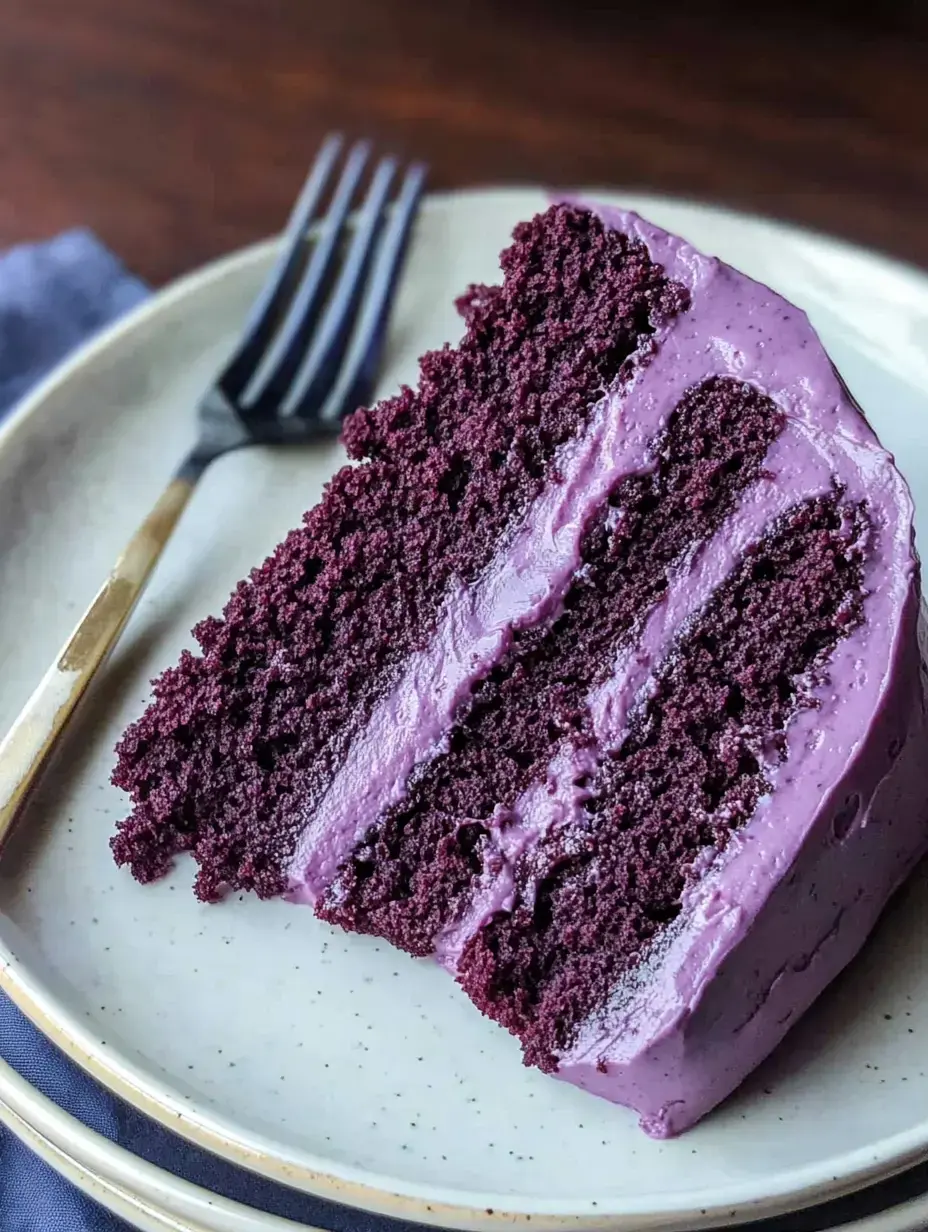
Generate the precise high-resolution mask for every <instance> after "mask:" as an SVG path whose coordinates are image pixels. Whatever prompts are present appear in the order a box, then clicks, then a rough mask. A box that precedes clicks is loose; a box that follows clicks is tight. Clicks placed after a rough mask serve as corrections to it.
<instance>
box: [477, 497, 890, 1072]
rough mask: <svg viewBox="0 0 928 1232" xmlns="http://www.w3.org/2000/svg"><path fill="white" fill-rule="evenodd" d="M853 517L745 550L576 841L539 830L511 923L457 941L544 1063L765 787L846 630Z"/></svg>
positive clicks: (811, 514)
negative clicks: (770, 762)
mask: <svg viewBox="0 0 928 1232" xmlns="http://www.w3.org/2000/svg"><path fill="white" fill-rule="evenodd" d="M868 530H869V523H868V519H867V514H866V510H865V509H864V508H863V507H861V506H859V505H848V504H847V503H844V502H843V501H842V498H841V495H840V493H836V494H835V495H834V496H832V497H828V498H819V499H815V500H812V501H807V502H805V503H803V504H801V505H798V506H796V507H795V508H793V509H792V510H791V511H790V512H789V513H788V514H786V515H784V517H783V518H782V519H780V522H779V524H778V525H777V526H776V528H775V529H774V530H773V531H772V532H771V533H769V534H768V535H767V536H765V538H764V539H763V540H761V541H760V542H759V543H757V544H755V545H754V547H753V548H752V549H751V550H750V552H749V553H748V555H747V557H746V559H745V560H744V561H743V562H742V563H741V565H740V566H739V567H738V568H737V569H736V571H735V573H734V575H733V576H732V577H731V578H730V579H729V580H728V582H726V583H725V584H724V585H723V586H722V587H721V588H720V589H719V590H718V591H717V592H716V593H715V595H714V596H713V598H712V600H711V601H710V603H709V605H708V607H707V608H706V610H705V612H704V613H703V615H702V616H701V617H700V618H699V619H698V620H697V621H696V623H695V624H694V625H693V626H692V627H691V628H690V629H689V631H688V632H687V634H686V635H685V637H684V638H683V640H682V641H681V642H680V644H679V645H678V647H677V648H676V650H675V651H674V652H672V653H671V654H670V655H669V656H668V658H667V659H666V660H665V662H664V663H663V665H662V666H661V668H660V669H659V671H658V673H657V677H656V680H657V688H656V690H655V692H654V694H653V695H652V696H650V697H649V700H648V701H647V702H646V703H645V704H644V706H643V707H642V708H641V709H640V711H639V712H638V713H637V715H636V716H635V717H634V718H633V720H632V723H631V727H630V731H629V735H628V736H627V738H626V740H625V741H624V743H623V745H622V747H621V749H620V750H619V751H618V753H617V754H615V755H614V756H612V757H610V758H609V759H608V760H607V761H606V762H605V764H604V765H603V766H602V768H601V771H600V774H599V776H598V778H597V779H596V781H595V782H594V783H593V785H592V796H591V799H590V801H589V802H588V805H587V808H588V820H587V827H586V829H585V830H584V831H581V832H580V833H577V832H576V830H574V831H573V832H572V833H571V834H570V835H565V834H563V833H552V834H551V835H549V836H548V838H547V839H546V840H545V841H543V843H542V845H541V847H540V848H539V850H538V851H537V852H536V853H534V855H533V857H532V858H531V860H530V861H527V862H526V863H525V865H524V866H523V867H522V868H521V869H520V870H517V875H518V876H520V877H521V884H520V887H519V891H518V893H517V901H516V903H515V905H514V908H513V910H512V912H511V913H500V914H498V915H497V916H496V917H495V918H494V919H493V920H492V921H491V922H490V923H489V924H488V925H487V926H486V927H484V928H483V929H481V930H480V932H479V933H477V934H476V935H475V936H474V937H473V938H472V939H471V941H470V942H469V944H468V947H467V949H466V950H465V953H464V956H463V958H462V961H461V964H460V981H461V983H462V985H463V987H464V988H465V990H466V991H467V993H468V995H469V996H470V997H471V998H472V999H473V1000H474V1002H475V1003H476V1004H477V1005H478V1006H479V1008H481V1009H482V1010H483V1011H484V1012H485V1013H487V1014H489V1015H490V1016H491V1017H493V1018H495V1019H496V1020H497V1021H499V1022H500V1023H502V1024H503V1025H504V1026H506V1027H508V1028H509V1030H510V1031H512V1032H513V1033H515V1034H517V1035H518V1036H519V1037H520V1039H521V1041H522V1044H523V1048H524V1052H525V1060H526V1064H533V1065H538V1066H540V1067H541V1068H542V1069H546V1070H549V1071H550V1070H552V1069H554V1068H556V1059H555V1058H556V1053H557V1052H558V1051H559V1050H562V1049H563V1048H564V1047H565V1046H566V1045H567V1044H568V1043H569V1042H570V1039H571V1033H572V1032H573V1031H574V1030H575V1028H576V1027H577V1026H578V1025H579V1024H580V1023H581V1022H582V1021H583V1020H584V1019H585V1018H586V1017H587V1016H588V1015H589V1014H590V1013H592V1012H594V1011H595V1010H596V1009H597V1008H599V1007H603V1006H605V1005H606V1003H607V1001H608V998H609V996H610V994H611V993H612V992H613V990H614V989H615V986H616V981H617V979H618V977H619V976H620V975H621V974H622V972H623V971H626V970H628V969H629V967H630V966H632V965H633V964H634V962H635V961H636V959H638V958H639V957H640V956H641V955H642V954H643V953H644V952H645V950H646V947H647V944H648V942H649V941H650V940H651V939H652V938H653V937H655V935H656V934H657V933H658V932H659V930H661V929H663V928H664V927H665V926H666V925H668V924H669V923H671V922H672V921H673V920H674V919H675V918H676V916H677V915H678V913H679V911H680V906H681V896H682V893H683V889H684V886H685V884H686V880H687V872H688V869H689V867H690V866H691V864H692V862H693V861H694V859H695V857H696V856H697V855H698V854H699V853H700V852H701V851H703V850H705V849H706V848H715V849H717V850H720V849H723V848H724V846H725V844H726V842H727V840H728V838H729V837H730V835H731V834H732V833H733V832H734V831H735V830H736V829H737V828H738V827H739V826H741V825H743V824H744V823H745V822H746V821H747V820H748V819H749V818H750V816H751V814H752V813H753V811H754V808H755V805H756V804H757V801H758V799H759V798H760V796H761V795H762V794H763V793H764V792H765V791H767V790H769V783H768V781H767V779H766V777H765V771H764V762H765V759H769V758H770V757H773V758H776V757H781V758H782V757H783V756H784V749H785V740H784V734H783V733H784V732H785V730H786V726H787V724H788V722H789V719H790V717H791V715H793V714H794V713H795V712H796V710H797V709H798V708H800V707H806V706H810V705H812V704H813V700H812V694H811V689H812V687H813V685H814V683H815V678H816V677H817V676H818V677H821V676H823V675H827V669H826V668H825V667H824V666H823V665H824V664H826V662H827V659H828V657H829V655H830V653H831V652H832V650H833V649H834V647H835V645H836V644H837V643H838V641H839V640H840V639H841V638H843V637H845V636H847V634H848V633H850V631H851V630H852V629H854V628H855V627H856V625H857V624H858V623H859V621H860V618H861V611H862V601H863V591H862V576H863V563H864V558H865V553H866V543H867V538H868Z"/></svg>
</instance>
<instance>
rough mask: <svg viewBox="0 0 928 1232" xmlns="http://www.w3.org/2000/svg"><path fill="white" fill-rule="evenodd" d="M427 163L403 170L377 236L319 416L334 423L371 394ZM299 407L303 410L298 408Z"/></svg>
mask: <svg viewBox="0 0 928 1232" xmlns="http://www.w3.org/2000/svg"><path fill="white" fill-rule="evenodd" d="M425 176H426V168H425V165H424V164H422V163H414V164H413V165H412V166H411V167H410V168H409V169H408V171H407V172H406V175H405V176H404V178H403V183H402V186H401V188H400V193H399V196H398V197H397V200H396V204H395V205H394V207H393V213H392V214H391V216H390V221H389V223H388V224H387V227H386V230H385V231H384V233H383V236H382V238H381V241H380V246H379V249H378V252H377V258H376V261H375V264H374V272H373V274H372V276H371V279H370V283H369V285H368V288H367V294H366V295H365V297H364V301H363V304H362V308H361V314H360V318H359V321H358V324H357V327H356V329H355V331H354V335H353V336H352V339H351V343H350V346H349V348H348V352H347V354H346V356H345V361H344V363H343V364H342V367H341V370H340V372H339V374H338V378H337V380H336V382H335V385H334V386H333V388H332V391H331V393H330V394H329V396H328V397H327V398H326V400H325V404H324V405H323V407H322V411H321V414H320V419H321V420H322V421H323V422H325V423H328V424H331V425H332V426H333V427H334V426H335V425H336V424H337V423H338V421H339V420H340V419H341V418H342V417H343V416H344V415H345V414H347V413H348V412H350V411H353V410H356V409H357V408H358V407H359V406H363V405H364V404H365V403H366V402H368V401H369V400H370V397H371V394H372V393H373V388H374V380H375V377H376V374H377V365H378V364H379V362H380V355H381V351H382V350H383V342H384V336H385V333H386V327H387V322H388V320H389V316H390V309H391V308H392V306H393V295H394V289H395V287H396V282H397V279H398V278H399V275H400V272H401V270H402V267H403V259H404V257H405V255H406V249H407V245H408V242H409V236H410V233H411V231H412V224H413V221H414V219H415V217H416V212H417V209H418V204H419V198H420V196H421V195H422V189H423V187H424V185H425ZM298 413H300V414H302V413H304V410H303V408H298Z"/></svg>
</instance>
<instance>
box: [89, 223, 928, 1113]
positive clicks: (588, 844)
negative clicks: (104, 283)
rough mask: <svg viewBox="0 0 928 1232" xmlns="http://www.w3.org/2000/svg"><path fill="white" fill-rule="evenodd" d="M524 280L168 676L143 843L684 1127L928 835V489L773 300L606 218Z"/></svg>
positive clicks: (145, 778) (126, 774)
mask: <svg viewBox="0 0 928 1232" xmlns="http://www.w3.org/2000/svg"><path fill="white" fill-rule="evenodd" d="M502 267H503V282H502V284H501V285H500V286H497V287H484V286H480V287H474V288H472V289H471V290H470V291H469V292H468V294H467V295H466V296H465V297H464V299H463V300H462V301H461V305H460V307H461V311H462V313H463V316H464V319H465V322H466V332H465V335H464V338H463V341H462V342H461V343H460V345H459V346H458V347H457V348H445V349H444V350H442V351H439V352H435V353H433V354H429V355H427V356H426V357H425V358H424V359H423V360H422V364H421V375H420V381H419V386H418V388H417V389H415V390H412V389H403V390H402V391H401V392H400V393H399V394H398V395H397V396H396V397H393V398H389V399H387V400H386V401H384V402H382V403H380V404H379V405H378V406H376V407H374V408H373V409H371V410H361V411H358V412H357V413H356V414H355V415H354V416H353V417H352V418H351V419H350V420H349V421H348V423H347V425H346V427H345V434H344V435H345V442H346V444H347V447H348V450H349V453H350V454H351V456H352V457H353V458H354V459H355V460H357V461H358V462H360V463H361V465H357V466H352V467H346V468H345V469H344V470H342V471H340V472H339V473H338V474H337V475H336V476H335V478H334V479H333V480H332V481H331V483H330V484H329V486H328V488H327V490H326V493H325V496H324V499H323V500H322V502H321V504H320V505H319V506H318V507H316V508H315V509H313V510H311V511H310V512H309V513H308V514H307V515H306V517H305V519H304V524H303V525H302V526H301V527H300V528H299V529H298V530H295V531H293V532H292V533H291V534H290V535H289V536H288V538H287V539H286V540H285V541H284V542H283V543H282V544H281V545H280V546H279V547H278V549H277V550H276V552H275V553H274V554H273V555H272V556H271V557H270V558H269V559H268V560H267V561H266V562H265V563H264V564H263V565H262V566H261V567H260V568H258V569H256V570H255V571H254V573H253V574H252V575H251V578H250V579H249V580H248V581H246V582H242V583H241V584H240V585H239V586H238V588H237V590H236V591H235V593H234V594H233V596H232V598H231V599H230V600H229V603H228V605H227V607H226V609H225V612H224V613H223V616H222V618H221V619H217V618H210V619H207V620H205V621H203V623H202V624H200V625H199V626H198V627H197V629H196V630H195V634H196V638H197V641H198V642H199V645H200V653H199V655H194V654H190V653H185V654H184V655H183V656H182V657H181V660H180V662H179V663H178V665H177V666H176V667H173V668H171V669H170V670H168V671H166V672H165V673H164V675H163V676H161V678H160V679H159V680H158V681H157V682H156V683H155V686H154V692H155V696H154V701H153V702H152V704H151V706H150V707H149V709H148V710H147V711H146V712H145V714H144V715H143V716H142V717H141V718H140V719H139V720H138V722H136V723H135V724H134V725H133V726H132V727H131V728H130V729H129V730H128V732H127V733H126V735H125V737H124V738H123V740H122V742H121V744H120V746H119V750H118V752H119V762H118V766H117V769H116V771H115V775H114V781H115V782H116V783H117V784H118V785H119V786H120V787H122V788H124V789H125V790H126V791H127V792H129V793H130V795H131V797H132V800H133V811H132V813H131V815H130V816H129V817H128V819H127V820H126V821H124V822H123V823H122V824H121V826H120V827H119V831H118V833H117V835H116V836H115V838H114V840H113V850H114V853H115V856H116V859H117V861H118V862H119V863H120V864H126V865H128V866H129V867H130V868H131V870H132V872H133V874H134V875H135V876H136V877H137V878H138V879H139V880H140V881H149V880H151V879H152V878H155V877H157V876H159V875H160V874H162V873H164V872H165V871H166V869H167V868H168V867H169V866H170V864H171V861H172V858H173V857H174V856H175V854H176V853H178V852H182V851H189V852H190V853H191V854H192V855H193V856H194V857H195V859H196V861H197V863H198V866H199V870H198V875H197V881H196V892H197V894H198V895H199V897H200V898H202V899H204V900H211V899H215V898H217V897H219V896H220V895H221V894H222V893H223V892H224V891H226V890H228V889H230V888H234V889H253V890H255V891H257V893H258V894H259V895H261V896H263V897H270V896H273V895H286V896H288V897H290V898H292V899H294V900H296V901H306V902H309V903H312V904H313V905H314V908H315V911H316V914H317V915H318V916H319V917H320V918H321V919H323V920H326V921H329V922H330V923H333V924H338V925H341V926H342V927H343V928H346V929H351V930H355V931H358V932H362V933H371V934H374V935H376V936H379V937H384V938H386V939H388V940H389V941H391V942H392V943H393V944H395V945H397V946H399V947H401V948H402V949H404V950H406V951H408V952H409V953H410V954H414V955H418V956H423V957H434V958H435V959H437V961H438V962H440V963H441V964H442V965H443V966H444V967H445V968H446V969H447V970H448V971H449V972H450V973H451V974H452V975H453V976H454V978H455V979H456V980H457V981H458V982H459V984H460V985H461V987H462V988H463V989H464V990H465V991H466V992H467V994H468V995H469V996H470V997H471V999H472V1000H473V1001H474V1003H475V1004H476V1005H477V1006H478V1008H479V1009H481V1010H482V1011H483V1012H484V1013H485V1014H487V1015H489V1016H490V1017H491V1018H493V1019H495V1020H496V1021H497V1022H499V1023H501V1024H503V1025H504V1026H505V1027H507V1028H508V1029H509V1030H510V1031H511V1032H513V1034H515V1035H516V1036H517V1037H518V1038H519V1040H520V1041H521V1044H522V1047H523V1050H524V1054H525V1060H526V1063H527V1064H532V1065H537V1066H540V1067H541V1068H542V1069H543V1070H545V1071H547V1072H549V1073H551V1074H554V1075H556V1076H557V1077H559V1078H562V1079H566V1080H567V1081H569V1082H573V1083H576V1084H577V1085H579V1086H581V1087H584V1088H586V1089H587V1090H589V1091H591V1092H593V1093H595V1094H597V1095H601V1096H604V1097H606V1098H607V1099H610V1100H614V1101H616V1102H618V1103H622V1104H627V1105H630V1106H631V1107H633V1108H634V1109H636V1110H637V1111H638V1112H639V1114H640V1115H641V1118H642V1124H643V1126H644V1128H645V1129H646V1130H648V1132H650V1133H652V1134H655V1135H659V1136H660V1135H667V1134H672V1133H676V1132H679V1131H680V1130H683V1129H685V1128H687V1127H688V1126H690V1125H692V1124H693V1123H694V1122H695V1121H696V1120H698V1119H699V1118H700V1117H701V1116H703V1115H704V1114H705V1113H706V1112H707V1111H709V1109H710V1108H712V1107H713V1106H714V1105H715V1104H716V1103H718V1101H719V1100H721V1099H723V1098H724V1097H725V1096H726V1095H727V1094H729V1092H731V1091H732V1090H733V1089H734V1088H735V1087H736V1086H737V1085H738V1083H740V1082H741V1080H742V1079H743V1078H744V1077H745V1076H746V1075H747V1074H748V1073H749V1072H750V1070H751V1069H753V1067H754V1066H755V1065H757V1064H758V1062H759V1061H760V1060H762V1058H763V1057H765V1056H766V1055H767V1054H768V1053H769V1052H770V1050H771V1049H772V1048H773V1047H774V1046H775V1044H776V1043H777V1042H778V1041H779V1040H780V1039H781V1037H782V1036H783V1035H784V1034H785V1032H786V1031H787V1030H788V1028H789V1027H790V1025H791V1024H792V1023H793V1022H795V1021H796V1019H797V1018H798V1017H799V1015H800V1014H802V1012H803V1011H804V1010H805V1009H806V1008H807V1007H808V1006H809V1004H810V1003H811V1002H812V1001H813V1000H814V998H815V997H816V996H817V995H818V994H819V993H820V992H821V991H822V989H823V988H824V987H825V986H826V985H827V984H828V982H829V981H830V980H831V979H832V978H833V977H834V976H835V975H836V974H837V973H838V972H839V971H840V970H841V969H842V968H843V967H844V966H845V964H846V963H847V962H848V961H849V960H850V959H851V958H852V957H853V955H854V954H855V953H856V951H857V950H858V949H859V948H860V946H861V944H862V943H863V941H864V939H865V938H866V936H867V934H868V933H869V932H870V930H871V928H872V927H873V925H874V923H875V921H876V919H877V916H878V915H879V913H880V911H881V909H882V908H883V906H884V904H885V903H886V901H887V899H888V898H889V896H890V894H891V893H892V891H893V890H894V888H895V887H896V886H897V885H898V884H899V883H900V881H901V880H902V879H903V878H904V877H905V875H906V874H907V873H908V871H909V869H910V868H911V867H912V865H913V863H914V862H915V861H916V860H917V859H918V858H919V856H920V855H921V854H922V853H923V852H924V851H925V849H926V846H928V800H926V793H925V789H924V786H923V782H922V779H923V772H924V766H925V764H926V757H928V739H926V720H925V695H924V679H923V668H922V660H921V655H920V652H919V646H918V632H917V631H918V622H919V569H918V560H917V557H916V554H915V549H914V545H913V528H912V504H911V499H910V496H909V493H908V490H907V488H906V486H905V483H904V482H903V480H902V478H901V477H900V475H899V474H898V472H897V471H896V469H895V467H894V465H893V461H892V458H891V457H890V456H889V454H887V453H886V452H885V451H884V450H883V449H882V448H881V447H880V445H879V443H878V441H877V440H876V437H875V436H874V434H873V432H872V431H871V429H870V427H869V426H868V425H867V423H866V421H865V420H864V418H863V416H862V415H861V413H860V411H859V410H858V408H857V407H856V406H855V404H854V402H853V400H852V399H851V397H850V395H849V394H848V392H847V390H846V389H845V387H844V385H843V384H842V382H841V380H840V378H839V377H838V376H837V374H836V373H835V371H834V369H833V367H832V365H831V363H830V362H829V360H828V358H827V356H826V355H825V353H824V351H823V349H822V346H821V344H820V342H819V340H818V338H817V337H816V335H815V333H814V331H813V330H812V328H811V326H810V325H809V323H808V321H807V319H806V317H805V316H804V314H803V313H802V312H800V311H799V310H797V309H796V308H794V307H793V306H792V305H790V304H789V303H787V302H786V301H785V300H783V299H781V298H780V297H779V296H778V295H776V294H774V293H773V292H772V291H770V290H769V289H767V288H766V287H763V286H760V285H759V284H757V283H755V282H753V281H751V280H750V279H749V278H746V277H744V276H743V275H741V274H739V273H737V272H736V271H735V270H733V269H731V268H729V267H728V266H726V265H724V264H722V263H720V262H719V261H716V260H714V259H711V258H709V257H706V256H703V255H702V254H701V253H699V252H697V251H696V250H695V249H693V248H692V247H690V246H689V245H688V244H686V243H685V242H683V241H682V240H680V239H677V238H675V237H673V236H671V235H668V234H666V233H665V232H663V231H661V230H659V229H658V228H657V227H654V226H652V225H650V224H649V223H646V222H644V221H643V220H642V219H640V218H638V217H637V216H636V215H634V214H626V213H621V212H618V211H615V210H611V209H606V208H602V207H599V206H584V205H581V204H574V203H563V204H559V205H555V206H552V207H551V208H550V209H549V210H548V211H547V212H546V213H544V214H542V215H540V216H539V217H537V218H535V219H533V220H532V221H531V222H528V223H524V224H523V225H521V226H520V227H518V228H517V230H516V232H515V236H514V242H513V244H512V246H511V247H510V248H509V249H508V250H507V251H506V252H505V253H504V254H503V257H502Z"/></svg>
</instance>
